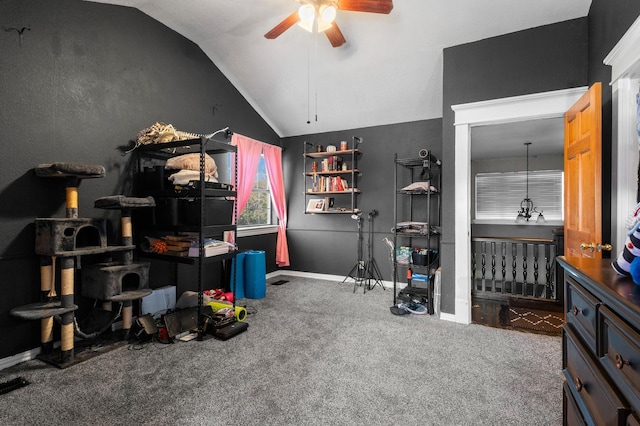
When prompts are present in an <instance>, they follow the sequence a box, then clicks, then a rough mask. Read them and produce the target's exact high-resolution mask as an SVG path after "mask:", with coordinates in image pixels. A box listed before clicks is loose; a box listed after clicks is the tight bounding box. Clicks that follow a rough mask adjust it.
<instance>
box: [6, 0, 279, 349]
mask: <svg viewBox="0 0 640 426" xmlns="http://www.w3.org/2000/svg"><path fill="white" fill-rule="evenodd" d="M0 25H2V26H3V27H16V28H22V27H30V30H28V31H24V33H23V38H22V45H20V43H19V38H18V34H17V33H16V32H13V31H11V32H6V31H1V32H0V51H1V52H2V54H1V55H0V75H1V76H2V78H1V79H0V94H1V96H0V141H1V143H2V155H0V165H1V167H0V292H1V293H2V295H3V296H2V297H1V298H0V336H2V337H0V340H1V341H2V344H0V358H3V357H6V356H9V355H14V354H16V353H20V352H22V351H25V350H28V349H32V348H34V347H37V346H39V327H40V326H39V322H38V321H21V320H18V319H15V318H13V317H11V316H10V315H9V310H10V309H11V308H14V307H17V306H22V305H25V304H27V303H33V302H37V301H38V300H39V290H40V284H39V282H40V281H39V268H38V258H37V256H35V254H34V230H33V220H34V218H36V217H48V216H64V200H65V196H64V187H63V182H62V181H57V180H53V179H40V178H36V177H35V176H34V174H33V171H32V169H33V167H34V166H36V165H37V164H39V163H49V162H55V161H62V162H73V163H86V164H101V165H104V166H105V168H106V170H107V175H106V177H105V178H103V179H91V180H85V181H83V182H82V184H81V185H80V216H84V217H103V216H106V217H108V218H109V219H113V223H115V225H114V226H115V227H117V226H119V225H118V217H117V214H106V215H105V213H104V212H103V211H101V210H96V209H93V207H92V206H93V200H94V199H95V198H97V197H101V196H105V195H113V194H128V193H129V190H130V187H131V174H130V173H129V164H128V163H129V161H130V160H131V158H132V157H131V156H130V155H129V156H122V155H121V153H120V151H119V150H118V148H119V147H120V146H125V145H127V144H128V142H129V141H130V140H131V139H133V138H134V137H135V135H136V133H137V132H138V131H139V130H141V129H143V128H145V127H147V126H150V125H151V124H153V123H154V122H156V121H164V122H167V123H171V124H173V125H175V126H176V127H177V128H178V129H181V130H187V131H192V132H207V133H208V132H211V131H213V130H216V129H218V128H221V127H224V126H230V127H231V129H232V130H233V131H235V132H238V133H241V134H244V135H247V136H250V137H253V138H256V139H260V140H262V141H264V142H268V143H273V144H279V143H280V140H279V137H278V136H277V134H276V133H275V132H274V131H273V130H272V129H271V128H270V127H269V126H268V125H267V124H266V123H265V121H264V120H262V118H261V117H260V116H259V115H258V114H257V113H256V112H255V111H254V110H253V108H251V106H250V105H249V104H248V103H247V102H246V100H245V99H244V98H243V97H242V96H241V95H240V94H239V92H238V91H237V90H236V89H235V88H234V87H233V85H232V84H231V83H230V82H229V81H228V80H227V79H226V78H225V77H224V76H223V75H222V73H221V72H220V71H219V70H218V69H217V68H216V66H215V65H214V64H213V63H212V62H211V61H210V60H209V58H207V57H206V55H204V53H203V52H202V51H201V50H200V48H199V47H198V46H196V45H195V44H194V43H192V42H191V41H189V40H187V39H185V38H184V37H182V36H180V35H178V34H176V33H175V32H174V31H172V30H170V29H169V28H167V27H166V26H164V25H161V24H159V23H158V22H156V21H155V20H153V19H151V18H149V17H148V16H146V15H144V14H143V13H141V12H139V11H138V10H136V9H131V8H124V7H120V6H111V5H103V4H97V3H91V2H84V1H79V0H52V1H49V0H40V1H35V0H27V1H23V0H2V1H1V2H0ZM214 111H215V112H214ZM117 234H118V230H117V229H114V230H112V232H111V234H110V236H111V237H115V236H116V235H117ZM255 243H256V245H259V244H258V243H257V242H255ZM252 248H254V247H252ZM270 254H271V253H270ZM160 263H162V264H158V265H156V264H155V263H154V266H153V267H152V271H151V276H152V286H154V287H155V286H159V285H162V284H165V281H169V282H170V281H172V280H173V274H172V273H169V272H170V271H169V270H168V266H167V265H166V264H165V263H163V262H160ZM267 263H268V265H269V266H270V267H271V269H273V266H271V265H272V264H273V262H269V261H268V262H267ZM184 269H186V270H184V271H183V268H181V269H180V270H179V273H180V274H183V273H184V274H190V273H191V272H192V271H191V270H193V269H195V268H190V269H191V270H190V269H189V268H184ZM191 282H193V281H191ZM78 300H79V302H80V303H81V305H82V304H83V302H84V301H83V300H82V298H78ZM86 302H88V301H86Z"/></svg>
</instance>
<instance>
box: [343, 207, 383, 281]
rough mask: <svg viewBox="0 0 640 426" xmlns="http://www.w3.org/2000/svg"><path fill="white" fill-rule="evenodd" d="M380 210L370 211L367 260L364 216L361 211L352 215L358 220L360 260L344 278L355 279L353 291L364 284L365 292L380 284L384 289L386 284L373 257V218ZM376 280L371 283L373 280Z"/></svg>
mask: <svg viewBox="0 0 640 426" xmlns="http://www.w3.org/2000/svg"><path fill="white" fill-rule="evenodd" d="M377 214H378V212H377V211H376V210H372V211H371V212H369V232H368V240H367V260H364V259H363V258H362V217H361V216H360V215H361V213H358V214H357V215H355V214H354V215H353V216H351V217H352V218H353V219H355V220H357V221H358V262H357V263H356V264H355V265H354V266H353V268H351V271H349V274H348V275H347V276H346V277H345V278H344V280H342V282H345V281H346V280H347V279H348V278H352V279H353V281H354V284H353V292H354V293H355V292H356V288H358V286H360V285H361V286H362V287H363V289H364V292H365V293H366V292H367V290H371V289H372V288H373V287H375V286H376V284H377V285H379V286H380V287H382V288H383V289H384V285H383V282H382V275H381V274H380V270H379V269H378V265H377V264H376V261H375V259H374V258H373V241H372V237H373V218H374V216H376V215H377ZM372 280H373V281H374V283H373V284H371V281H372Z"/></svg>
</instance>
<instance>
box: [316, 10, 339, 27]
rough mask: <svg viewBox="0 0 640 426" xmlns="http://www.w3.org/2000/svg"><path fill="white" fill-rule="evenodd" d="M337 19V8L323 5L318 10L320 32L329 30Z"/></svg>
mask: <svg viewBox="0 0 640 426" xmlns="http://www.w3.org/2000/svg"><path fill="white" fill-rule="evenodd" d="M335 19H336V8H335V7H334V6H331V5H322V6H320V9H319V11H318V32H319V33H322V32H325V31H327V30H328V29H329V28H331V27H332V26H333V21H334V20H335Z"/></svg>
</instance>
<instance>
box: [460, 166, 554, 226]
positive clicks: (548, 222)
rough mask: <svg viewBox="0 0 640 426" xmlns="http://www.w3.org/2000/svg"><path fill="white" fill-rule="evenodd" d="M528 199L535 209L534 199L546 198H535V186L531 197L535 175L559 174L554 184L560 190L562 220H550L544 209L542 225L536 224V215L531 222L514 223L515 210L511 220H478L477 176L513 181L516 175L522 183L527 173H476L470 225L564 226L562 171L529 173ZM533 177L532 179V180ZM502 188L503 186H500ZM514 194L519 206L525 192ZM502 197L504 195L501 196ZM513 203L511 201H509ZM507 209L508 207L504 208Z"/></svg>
mask: <svg viewBox="0 0 640 426" xmlns="http://www.w3.org/2000/svg"><path fill="white" fill-rule="evenodd" d="M528 173H529V197H530V198H531V199H532V200H534V204H536V207H538V205H537V203H536V199H540V198H544V197H546V196H537V195H536V194H535V188H536V187H535V186H534V187H533V192H534V194H533V195H532V182H531V181H532V180H533V181H534V183H533V185H535V180H536V175H538V176H540V175H544V174H549V173H559V174H560V182H556V184H559V190H560V197H559V198H560V200H561V201H560V205H559V208H560V212H561V214H562V219H557V217H556V218H554V217H553V215H552V216H551V218H549V217H548V214H545V213H544V210H545V209H544V208H542V210H543V214H544V216H545V219H546V221H545V222H544V223H537V222H536V220H535V219H536V218H537V215H535V214H534V216H533V217H532V219H531V220H529V221H527V222H525V223H522V224H521V223H518V224H516V223H515V219H516V216H517V214H518V212H517V210H518V209H517V208H515V209H513V210H514V211H513V218H511V217H510V216H509V218H504V217H502V218H499V217H489V218H478V200H479V197H478V176H479V175H500V176H501V177H502V178H503V179H509V178H511V179H513V177H514V175H517V178H518V180H519V181H522V180H523V178H524V177H525V176H526V174H527V172H526V171H503V172H478V173H476V174H475V175H474V177H473V182H474V200H473V205H472V208H473V220H472V221H471V223H473V224H495V225H536V226H544V225H547V226H549V225H550V226H559V225H564V171H563V170H557V169H555V170H536V171H529V172H528ZM532 176H533V179H532ZM519 184H520V185H522V182H520V183H519ZM516 185H518V183H516V184H514V186H516ZM500 187H502V188H504V186H502V185H501V186H500ZM514 193H518V194H520V193H521V195H518V196H517V197H516V198H517V199H518V200H517V203H518V206H519V205H520V201H522V199H524V197H525V191H524V190H522V192H520V190H519V189H517V190H516V189H514ZM502 195H504V194H502ZM511 201H513V200H511ZM505 208H508V207H505ZM546 210H547V211H548V210H549V209H548V208H547V209H546Z"/></svg>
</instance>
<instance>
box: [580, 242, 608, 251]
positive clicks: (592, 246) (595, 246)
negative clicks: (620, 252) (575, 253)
mask: <svg viewBox="0 0 640 426" xmlns="http://www.w3.org/2000/svg"><path fill="white" fill-rule="evenodd" d="M612 249H613V246H612V245H611V244H601V243H582V244H580V250H589V251H591V252H593V251H594V250H595V251H597V252H601V251H611V250H612Z"/></svg>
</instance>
